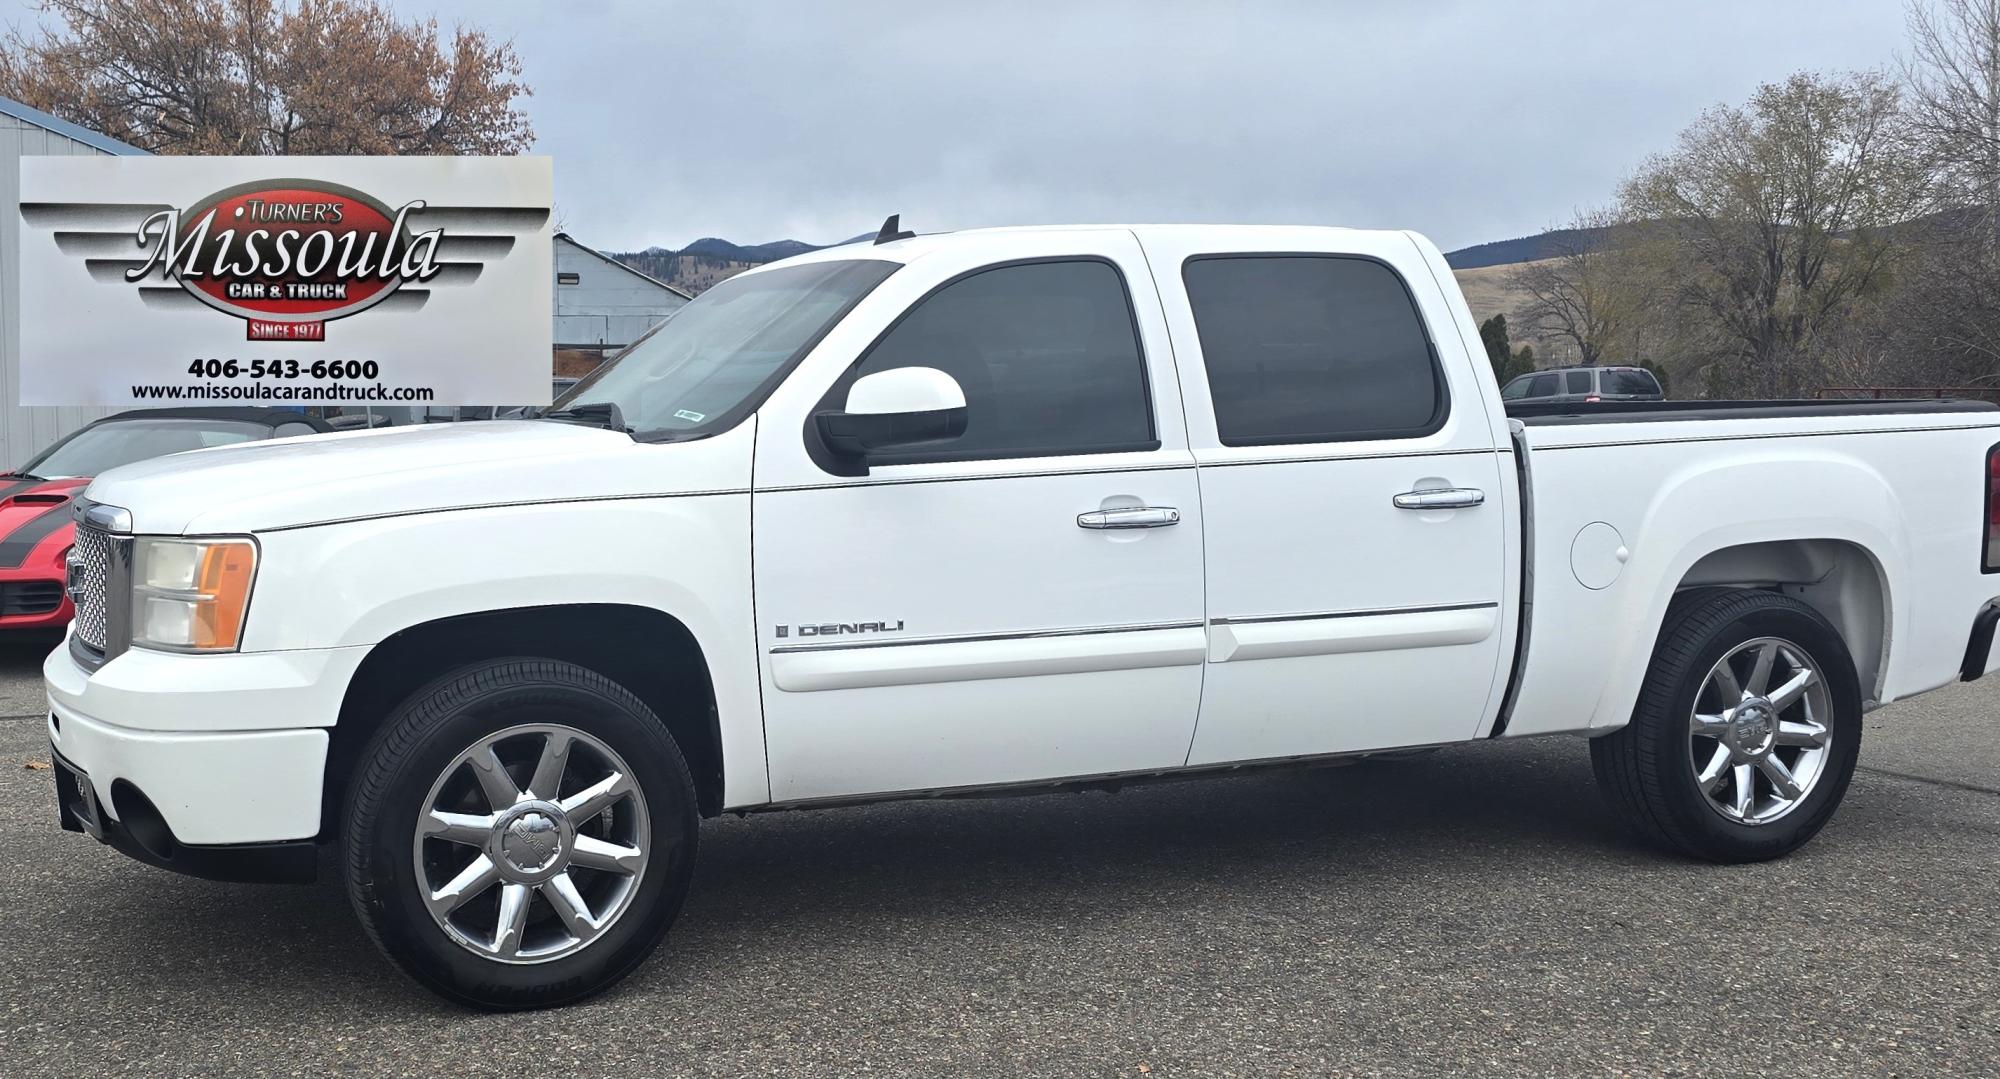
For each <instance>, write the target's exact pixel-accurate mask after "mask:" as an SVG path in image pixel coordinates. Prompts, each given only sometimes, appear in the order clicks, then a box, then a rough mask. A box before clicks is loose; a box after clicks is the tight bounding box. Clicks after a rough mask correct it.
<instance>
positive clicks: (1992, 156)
mask: <svg viewBox="0 0 2000 1079" xmlns="http://www.w3.org/2000/svg"><path fill="white" fill-rule="evenodd" d="M1909 28H1910V51H1909V54H1908V55H1906V56H1905V57H1903V61H1902V74H1903V84H1904V86H1905V87H1906V88H1907V93H1908V96H1909V106H1910V107H1909V116H1910V125H1911V130H1912V132H1913V133H1914V135H1915V136H1916V138H1917V139H1918V141H1919V142H1920V143H1921V144H1922V146H1923V149H1924V151H1925V152H1926V155H1927V157H1928V159H1929V163H1930V164H1931V165H1933V167H1935V168H1936V169H1937V171H1938V173H1939V176H1940V178H1941V179H1943V180H1944V182H1945V183H1944V186H1943V188H1942V194H1943V195H1944V198H1945V201H1946V204H1947V205H1955V206H1958V207H1975V208H1977V210H1978V212H1979V216H1980V217H1981V218H1982V219H1983V222H1982V223H1983V224H1984V226H1985V228H1984V229H1983V230H1982V231H1983V232H1984V235H1985V242H1986V243H1987V244H1989V245H1992V244H2000V0H1941V2H1940V3H1935V4H1933V3H1925V2H1921V0H1919V2H1913V3H1911V4H1910V7H1909Z"/></svg>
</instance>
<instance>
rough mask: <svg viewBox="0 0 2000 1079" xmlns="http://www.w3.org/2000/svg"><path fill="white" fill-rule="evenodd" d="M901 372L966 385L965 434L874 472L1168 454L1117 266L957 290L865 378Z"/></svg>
mask: <svg viewBox="0 0 2000 1079" xmlns="http://www.w3.org/2000/svg"><path fill="white" fill-rule="evenodd" d="M685 314H686V312H685V311H683V312H682V315H678V316H675V317H676V318H680V317H685ZM897 367H935V368H937V369H938V370H940V371H943V372H944V373H946V374H948V375H950V376H951V377H952V378H954V379H957V380H958V385H959V387H960V388H961V389H963V390H964V391H965V434H964V435H962V436H960V437H959V438H957V439H955V440H953V441H952V442H950V443H947V444H945V445H944V446H943V447H941V448H940V449H937V450H927V451H925V452H923V453H920V454H905V455H883V456H880V457H877V458H871V460H879V461H880V462H882V463H903V464H908V463H912V462H914V461H942V460H958V461H962V460H978V459H990V458H1000V457H1046V456H1053V455H1058V454H1073V453H1112V452H1118V451H1125V450H1147V449H1155V448H1157V447H1158V445H1159V443H1158V442H1157V441H1156V440H1155V439H1154V436H1153V412H1152V406H1151V403H1150V401H1149V395H1148V394H1147V391H1146V364H1145V360H1144V358H1143V357H1142V356H1141V355H1140V352H1139V337H1138V331H1137V327H1136V326H1135V325H1134V324H1133V319H1132V304H1131V300H1130V298H1129V297H1128V296H1127V294H1126V291H1125V281H1124V278H1122V277H1120V276H1119V274H1118V271H1117V270H1116V269H1114V268H1113V267H1112V266H1111V265H1110V264H1108V263H1104V262H1098V261H1094V260H1092V261H1077V262H1037V263H1028V264H1024V265H1019V266H1001V267H996V268H994V269H991V270H983V271H981V272H979V273H976V274H973V275H972V276H970V277H966V278H961V279H960V280H957V281H954V282H952V283H951V284H948V285H946V286H944V287H943V288H941V289H939V290H938V291H936V292H934V293H932V294H931V295H929V296H928V297H926V298H925V299H923V300H922V301H920V302H919V303H918V304H917V306H916V307H914V308H912V309H911V310H910V312H909V313H908V314H907V315H905V316H904V317H903V319H902V321H900V322H898V323H896V325H895V326H894V327H892V328H891V329H890V330H889V332H888V333H886V334H884V335H883V336H882V339H881V340H879V341H877V342H876V344H875V346H874V347H873V348H871V349H869V350H868V353H867V355H865V356H863V357H862V358H861V361H860V363H859V364H858V365H857V366H856V371H855V374H856V376H857V377H858V376H861V375H872V374H874V373H876V372H878V371H888V370H891V369H893V368H897Z"/></svg>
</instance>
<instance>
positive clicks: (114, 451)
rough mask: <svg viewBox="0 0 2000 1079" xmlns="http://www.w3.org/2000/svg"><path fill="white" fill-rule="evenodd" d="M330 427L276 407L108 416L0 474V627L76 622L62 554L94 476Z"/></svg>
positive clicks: (8, 630) (13, 630)
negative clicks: (75, 502) (79, 499)
mask: <svg viewBox="0 0 2000 1079" xmlns="http://www.w3.org/2000/svg"><path fill="white" fill-rule="evenodd" d="M329 430H332V428H331V427H330V426H329V425H328V424H327V422H326V421H325V420H322V419H319V418H317V417H313V416H307V415H305V414H303V413H299V412H285V411H281V410H277V409H264V408H155V409H142V410H139V411H136V412H120V413H118V414H117V415H115V416H106V417H105V418H103V419H101V420H98V421H96V422H95V423H92V424H91V425H89V426H88V427H85V428H83V429H82V430H79V431H77V432H75V433H74V434H72V435H70V436H69V437H68V438H65V439H63V440H62V441H60V442H58V443H56V444H55V445H53V446H50V447H49V448H48V449H46V450H43V451H42V452H41V453H39V454H37V455H36V456H35V457H33V458H32V459H30V460H29V461H28V463H26V464H24V465H22V466H21V467H20V468H17V469H15V470H14V471H12V472H8V473H0V633H4V634H7V635H9V636H13V635H19V634H24V633H28V632H32V631H49V630H61V629H62V627H64V626H66V625H68V624H69V620H70V615H71V614H72V613H73V612H72V608H71V607H70V602H69V596H68V595H66V594H64V592H63V577H64V572H65V571H64V566H63V559H64V557H65V556H66V555H68V554H69V547H70V541H71V538H72V536H73V535H74V525H73V524H72V521H71V517H70V501H71V500H72V499H74V498H75V497H76V496H77V495H78V494H80V493H82V491H83V489H84V487H86V486H88V485H89V483H90V478H91V477H92V476H95V475H97V474H98V473H100V472H103V471H105V470H107V469H112V468H116V467H118V466H119V465H127V464H131V463H132V462H134V461H143V460H146V459H147V458H149V457H163V456H165V455H167V454H169V453H179V452H181V451H182V450H198V449H204V448H206V447H209V446H227V445H229V444H230V443H232V442H254V441H257V440H259V439H266V438H283V437H285V436H287V435H306V434H315V433H318V432H321V431H329Z"/></svg>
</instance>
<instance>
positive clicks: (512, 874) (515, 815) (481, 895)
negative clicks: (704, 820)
mask: <svg viewBox="0 0 2000 1079" xmlns="http://www.w3.org/2000/svg"><path fill="white" fill-rule="evenodd" d="M646 822H647V815H646V799H645V796H644V795H643V794H641V793H640V791H639V788H638V785H637V784H636V783H634V782H633V779H632V769H631V768H629V767H627V766H626V764H625V761H624V760H623V759H622V758H620V757H619V756H618V754H617V753H616V752H615V751H613V750H612V749H611V747H610V746H607V745H605V744H604V743H603V742H601V741H599V740H598V739H596V738H594V737H592V736H591V735H589V734H586V733H584V732H583V731H580V730H577V729H576V728H574V727H567V726H562V725H560V724H552V723H534V724H525V725H522V726H517V727H509V728H507V729H506V730H503V731H499V732H497V733H495V734H491V735H488V736H486V737H485V738H482V739H480V740H479V741H478V742H475V743H474V744H473V745H472V746H471V747H470V748H468V749H467V750H465V752H463V753H460V754H459V755H458V756H457V757H456V758H454V759H453V760H452V762H451V763H450V764H449V765H447V766H446V767H445V769H444V772H443V773H442V774H441V775H439V776H438V778H437V781H436V782H435V783H433V784H431V790H430V794H429V796H428V797H426V798H425V800H424V803H423V811H422V813H421V815H420V816H419V818H418V820H417V823H416V829H415V833H414V842H413V846H414V851H415V856H416V867H417V877H416V879H417V886H418V888H419V889H421V891H422V894H423V899H424V905H425V907H427V908H428V909H429V910H430V914H431V917H432V919H434V920H435V921H436V922H437V924H438V926H439V927H440V928H442V929H443V930H444V931H445V933H446V934H447V935H448V936H450V937H451V939H452V940H453V941H455V942H457V943H458V944H459V945H460V946H461V947H464V948H466V949H467V950H469V951H472V952H474V953H476V954H478V955H481V956H484V957H485V958H488V959H496V960H499V961H501V962H504V963H542V962H547V961H549V960H552V959H558V958H561V957H562V956H565V955H569V954H571V953H574V952H576V951H578V950H579V949H581V948H584V947H586V946H587V945H589V944H590V942H591V941H594V940H596V939H597V938H598V937H600V936H602V935H603V933H604V932H605V930H607V929H609V928H610V927H611V925H612V923H613V922H615V921H617V920H618V917H619V915H621V914H623V913H625V910H626V908H628V907H630V906H631V905H632V899H633V896H634V895H635V894H636V893H637V892H638V889H639V882H640V880H641V879H643V878H644V876H645V871H646V861H647V855H648V853H649V850H650V848H649V846H648V842H647V840H648V837H647V834H646V831H647V825H646Z"/></svg>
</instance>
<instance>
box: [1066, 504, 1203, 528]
mask: <svg viewBox="0 0 2000 1079" xmlns="http://www.w3.org/2000/svg"><path fill="white" fill-rule="evenodd" d="M1180 523H1181V511H1179V510H1177V509H1175V508H1174V507H1172V506H1132V507H1130V508H1128V509H1116V510H1091V511H1090V512H1089V513H1079V514H1077V515H1076V526H1077V527H1078V528H1165V527H1167V526H1168V525H1177V524H1180Z"/></svg>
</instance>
